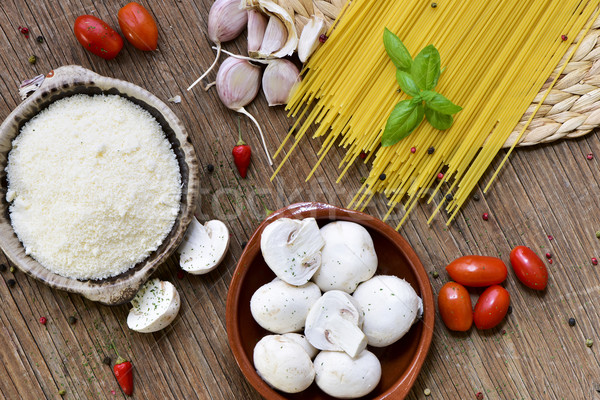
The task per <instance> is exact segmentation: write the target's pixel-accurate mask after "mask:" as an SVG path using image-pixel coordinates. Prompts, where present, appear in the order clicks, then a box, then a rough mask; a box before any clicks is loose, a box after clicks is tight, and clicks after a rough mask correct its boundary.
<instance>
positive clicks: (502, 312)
mask: <svg viewBox="0 0 600 400" xmlns="http://www.w3.org/2000/svg"><path fill="white" fill-rule="evenodd" d="M508 306H510V294H509V293H508V290H506V289H504V288H503V287H502V286H499V285H494V286H490V287H489V288H487V289H485V290H484V291H483V293H481V296H479V300H477V304H475V310H474V311H473V322H475V326H476V327H477V329H491V328H493V327H495V326H496V325H498V324H499V323H500V322H501V321H502V320H503V319H504V316H506V313H507V312H508Z"/></svg>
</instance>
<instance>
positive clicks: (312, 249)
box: [260, 218, 325, 285]
mask: <svg viewBox="0 0 600 400" xmlns="http://www.w3.org/2000/svg"><path fill="white" fill-rule="evenodd" d="M324 244H325V242H324V241H323V238H322V237H321V233H320V232H319V226H318V225H317V221H315V219H314V218H306V219H303V220H298V219H290V218H280V219H278V220H276V221H273V222H272V223H270V224H269V225H267V227H266V228H265V229H264V231H263V233H262V236H261V238H260V250H261V251H262V255H263V258H264V259H265V262H266V263H267V265H268V266H269V268H271V269H272V270H273V272H274V273H275V275H277V276H278V277H279V278H281V279H282V280H283V281H285V282H287V283H289V284H290V285H304V284H305V283H306V282H308V281H309V280H310V278H311V277H312V276H313V274H314V273H315V271H316V270H317V269H318V268H319V266H320V265H321V248H322V247H323V245H324Z"/></svg>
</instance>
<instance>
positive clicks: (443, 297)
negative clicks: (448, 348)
mask: <svg viewBox="0 0 600 400" xmlns="http://www.w3.org/2000/svg"><path fill="white" fill-rule="evenodd" d="M438 309H439V310H440V315H441V316H442V321H444V324H445V325H446V327H447V328H448V329H450V330H451V331H459V332H465V331H468V330H469V328H471V325H472V324H473V306H472V305H471V298H470V297H469V292H467V289H465V287H464V286H463V285H461V284H459V283H456V282H448V283H446V284H445V285H444V286H443V287H442V288H441V289H440V293H439V294H438Z"/></svg>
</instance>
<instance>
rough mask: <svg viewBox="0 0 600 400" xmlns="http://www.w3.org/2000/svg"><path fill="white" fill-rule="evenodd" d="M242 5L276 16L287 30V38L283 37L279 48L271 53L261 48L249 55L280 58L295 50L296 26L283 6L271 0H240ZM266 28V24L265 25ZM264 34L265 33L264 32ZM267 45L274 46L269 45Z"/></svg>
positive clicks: (296, 43)
mask: <svg viewBox="0 0 600 400" xmlns="http://www.w3.org/2000/svg"><path fill="white" fill-rule="evenodd" d="M242 5H243V6H244V7H246V8H248V9H250V8H258V9H259V10H260V11H262V12H263V13H264V14H267V15H269V16H271V17H277V18H279V20H280V21H281V22H282V23H283V25H284V27H285V30H286V32H287V38H286V39H285V43H284V44H283V46H282V47H280V48H279V49H276V50H275V51H273V52H271V53H267V52H264V51H262V50H260V51H258V52H257V53H256V54H250V56H251V57H254V58H282V57H285V56H290V55H292V54H293V53H294V51H295V50H296V47H297V46H298V33H297V31H296V26H295V25H294V18H293V17H292V15H290V14H289V13H288V12H287V11H286V10H285V9H284V8H283V7H281V6H280V5H278V4H276V3H275V2H273V1H271V0H242ZM267 29H268V26H267ZM265 36H266V33H265ZM263 42H264V38H263ZM269 47H275V46H271V45H269Z"/></svg>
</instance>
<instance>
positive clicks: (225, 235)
mask: <svg viewBox="0 0 600 400" xmlns="http://www.w3.org/2000/svg"><path fill="white" fill-rule="evenodd" d="M228 248H229V230H228V229H227V226H225V224H224V223H223V222H221V221H218V220H212V221H208V222H207V223H205V224H204V225H202V224H201V223H200V222H198V220H197V219H196V217H194V218H192V222H190V226H189V227H188V230H187V232H186V233H185V236H184V238H183V242H182V243H181V245H179V248H178V249H177V252H178V253H179V254H180V258H179V266H180V267H181V269H183V270H184V271H187V272H189V273H190V274H195V275H201V274H206V273H208V272H210V271H212V270H213V269H215V268H216V267H217V266H218V265H219V264H220V263H221V261H223V258H225V254H226V253H227V249H228Z"/></svg>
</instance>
